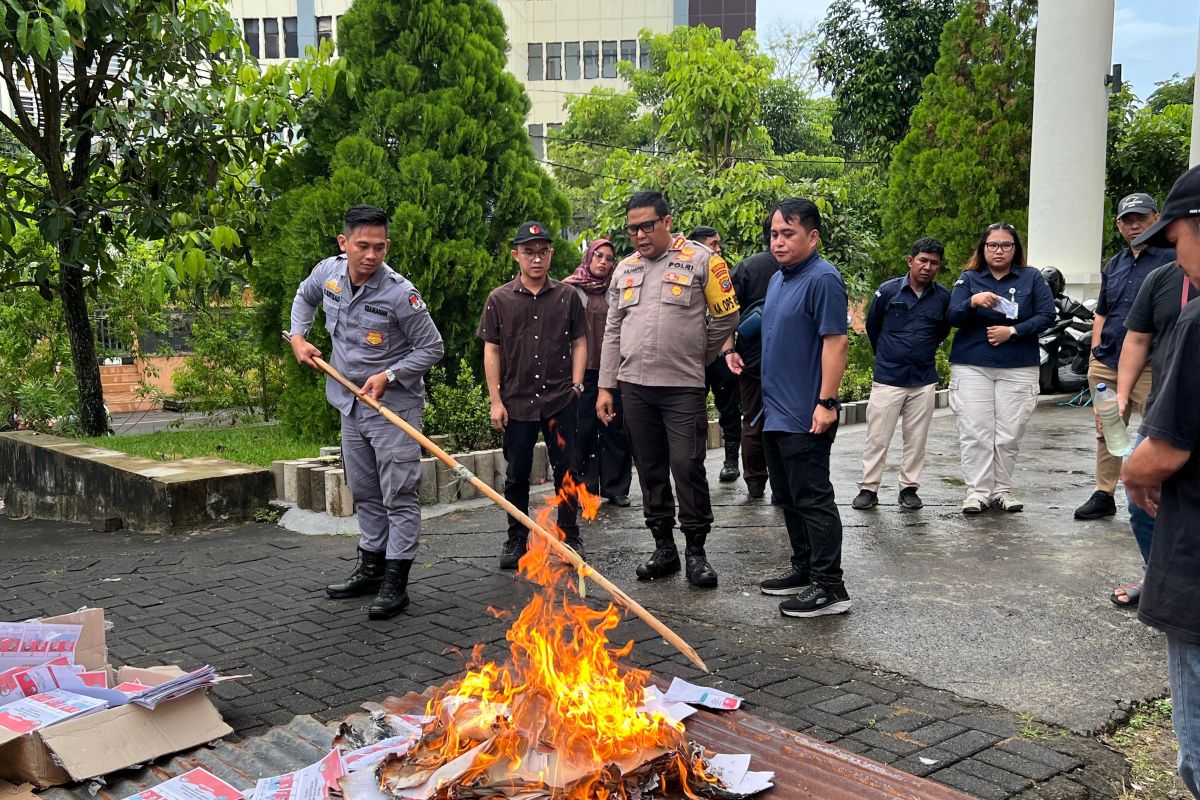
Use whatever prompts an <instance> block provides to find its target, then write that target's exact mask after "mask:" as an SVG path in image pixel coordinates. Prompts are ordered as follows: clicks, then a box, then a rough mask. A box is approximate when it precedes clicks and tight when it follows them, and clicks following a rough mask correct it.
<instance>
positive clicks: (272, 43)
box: [263, 17, 279, 58]
mask: <svg viewBox="0 0 1200 800" xmlns="http://www.w3.org/2000/svg"><path fill="white" fill-rule="evenodd" d="M263 57H264V58H279V20H278V19H277V18H275V17H268V18H266V19H264V20H263Z"/></svg>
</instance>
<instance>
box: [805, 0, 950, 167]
mask: <svg viewBox="0 0 1200 800" xmlns="http://www.w3.org/2000/svg"><path fill="white" fill-rule="evenodd" d="M955 9H956V0H833V2H832V3H831V4H830V6H829V10H828V12H827V13H826V16H825V19H824V20H823V21H822V22H821V24H820V26H819V31H820V40H819V41H818V43H817V45H816V48H815V53H814V58H813V62H814V63H815V65H816V68H817V72H818V74H819V75H820V77H821V80H822V81H824V82H825V83H827V84H829V85H830V87H831V88H832V95H833V99H834V102H835V103H837V116H836V117H835V118H834V120H835V121H834V138H835V139H836V141H837V142H838V143H839V144H841V145H842V146H844V147H845V148H846V150H847V151H848V152H857V151H860V150H881V151H884V152H886V151H887V150H890V149H891V147H892V146H893V145H894V144H896V143H897V142H899V141H900V140H901V139H902V138H903V137H904V134H905V133H906V132H907V131H908V121H909V116H910V115H911V114H912V111H913V109H914V108H915V107H916V105H917V101H918V100H919V99H920V97H921V82H922V81H923V80H924V79H925V76H926V75H928V74H929V73H931V72H932V71H933V68H934V65H935V64H936V63H937V60H938V41H939V39H940V37H941V33H942V28H943V27H944V26H945V24H946V22H947V21H949V20H950V19H951V18H952V17H953V16H954V13H955Z"/></svg>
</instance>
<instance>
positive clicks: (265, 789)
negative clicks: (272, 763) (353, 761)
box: [250, 748, 346, 800]
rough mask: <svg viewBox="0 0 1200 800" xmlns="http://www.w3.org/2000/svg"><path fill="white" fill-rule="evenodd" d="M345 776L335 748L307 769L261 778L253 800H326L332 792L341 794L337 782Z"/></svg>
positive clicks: (252, 797)
mask: <svg viewBox="0 0 1200 800" xmlns="http://www.w3.org/2000/svg"><path fill="white" fill-rule="evenodd" d="M345 774H346V766H345V764H343V763H342V754H341V752H340V751H339V750H337V749H336V748H334V749H333V750H330V751H329V755H327V756H325V757H324V758H322V759H321V760H320V761H318V762H317V763H315V764H309V765H308V766H307V767H305V768H304V769H300V770H296V771H295V772H289V773H287V774H286V775H276V776H275V777H274V778H261V779H259V781H258V783H257V784H255V786H254V789H253V791H251V793H250V798H251V800H326V798H328V797H329V792H330V790H333V791H338V781H339V780H341V778H342V776H343V775H345Z"/></svg>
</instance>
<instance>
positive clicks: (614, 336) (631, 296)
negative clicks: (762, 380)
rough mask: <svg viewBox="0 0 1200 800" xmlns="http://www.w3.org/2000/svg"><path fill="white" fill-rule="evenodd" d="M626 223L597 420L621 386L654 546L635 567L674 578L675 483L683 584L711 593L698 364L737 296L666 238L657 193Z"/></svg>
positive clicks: (723, 328) (608, 415) (628, 208)
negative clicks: (626, 245) (627, 247)
mask: <svg viewBox="0 0 1200 800" xmlns="http://www.w3.org/2000/svg"><path fill="white" fill-rule="evenodd" d="M625 222H626V226H625V230H626V232H627V233H628V234H629V239H630V241H631V242H632V243H633V245H634V247H636V248H637V252H636V253H634V254H633V255H632V256H630V257H628V258H626V259H625V260H624V261H622V262H621V263H620V264H618V265H617V268H616V270H614V271H613V277H612V282H611V284H610V285H609V290H608V291H609V297H608V299H609V312H608V320H607V325H606V326H605V331H604V348H603V351H602V354H601V360H600V393H599V397H598V398H597V400H596V414H597V416H599V418H600V421H601V422H603V423H604V424H606V425H607V424H608V423H609V422H611V421H612V420H613V418H614V413H615V412H614V408H613V405H614V404H613V395H612V390H613V389H617V388H619V389H620V390H621V398H622V403H623V405H624V412H625V426H626V431H627V432H628V434H629V445H630V449H631V450H632V451H633V462H634V464H636V465H637V470H638V480H639V481H640V482H641V486H642V507H643V510H644V513H645V516H646V526H647V527H648V528H650V532H651V533H652V534H653V535H654V544H655V550H654V554H653V555H652V556H650V559H649V560H648V561H647V562H646V563H645V564H642V565H641V566H639V567H638V568H637V575H638V577H639V578H641V579H643V580H649V579H652V578H662V577H665V576H667V575H670V574H672V573H675V572H678V571H679V567H680V564H679V551H678V550H677V549H676V547H675V539H674V536H673V535H672V531H673V530H674V528H675V499H674V496H673V495H672V493H671V482H670V478H669V476H673V477H674V478H675V494H677V495H678V496H679V528H680V530H682V531H683V534H684V537H685V538H686V540H687V550H686V561H687V579H688V582H689V583H691V584H692V585H694V586H701V587H713V586H716V585H717V573H716V572H715V571H714V570H713V568H712V567H711V566H709V563H708V559H707V557H706V556H705V553H704V543H705V539H706V538H707V536H708V532H709V530H710V528H711V527H712V521H713V515H712V506H711V504H710V502H709V495H708V479H707V478H706V476H705V474H704V456H705V450H706V443H707V439H708V415H707V413H706V408H705V402H704V400H705V388H704V367H705V365H706V364H709V363H710V362H712V360H713V359H714V358H716V357H717V356H718V355H720V350H721V346H722V344H723V343H724V341H725V339H726V338H727V337H729V336H730V335H731V334H732V333H733V331H734V330H735V329H736V328H737V323H738V305H737V298H736V297H735V295H734V293H733V284H732V282H731V281H730V278H729V268H728V267H727V266H726V264H725V261H724V260H723V259H722V258H721V257H720V256H718V255H716V254H714V253H713V252H712V251H711V250H709V249H708V248H706V247H704V246H703V245H701V244H698V243H696V242H692V241H689V240H687V239H685V238H684V237H682V236H678V237H676V236H672V234H671V215H670V208H669V207H668V205H667V201H666V199H665V198H664V197H663V196H662V194H661V193H659V192H654V191H644V192H638V193H637V194H635V195H634V196H633V197H631V198H630V199H629V202H628V203H626V205H625Z"/></svg>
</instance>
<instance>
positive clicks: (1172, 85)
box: [1146, 73, 1196, 114]
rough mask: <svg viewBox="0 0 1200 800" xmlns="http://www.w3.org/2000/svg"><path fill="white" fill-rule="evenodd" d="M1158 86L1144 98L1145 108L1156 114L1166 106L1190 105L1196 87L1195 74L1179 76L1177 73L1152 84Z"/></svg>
mask: <svg viewBox="0 0 1200 800" xmlns="http://www.w3.org/2000/svg"><path fill="white" fill-rule="evenodd" d="M1154 85H1155V86H1157V87H1158V88H1157V89H1155V90H1154V92H1153V93H1151V95H1150V97H1149V99H1147V100H1146V108H1147V109H1148V110H1149V111H1150V113H1152V114H1158V113H1161V112H1162V111H1163V109H1165V108H1166V107H1167V106H1178V105H1182V106H1190V105H1191V104H1192V97H1193V93H1194V91H1195V87H1196V76H1195V75H1188V76H1187V77H1186V78H1180V77H1179V75H1178V73H1177V74H1176V75H1175V76H1174V77H1173V78H1171V80H1168V81H1159V82H1158V83H1156V84H1154Z"/></svg>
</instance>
